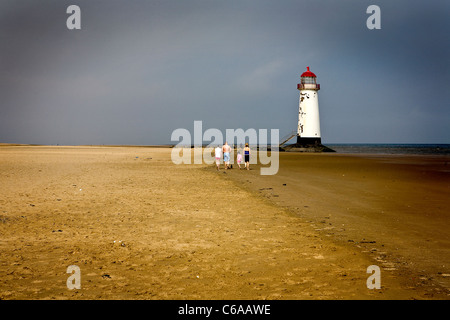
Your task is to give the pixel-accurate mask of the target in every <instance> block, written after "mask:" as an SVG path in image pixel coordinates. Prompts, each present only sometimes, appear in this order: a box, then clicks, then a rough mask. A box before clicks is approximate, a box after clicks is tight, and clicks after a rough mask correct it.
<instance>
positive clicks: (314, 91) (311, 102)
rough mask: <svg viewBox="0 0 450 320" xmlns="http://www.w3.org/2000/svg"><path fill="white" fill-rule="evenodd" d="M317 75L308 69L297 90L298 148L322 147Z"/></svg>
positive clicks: (302, 76)
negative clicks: (298, 93)
mask: <svg viewBox="0 0 450 320" xmlns="http://www.w3.org/2000/svg"><path fill="white" fill-rule="evenodd" d="M316 79H317V77H316V75H315V74H314V73H313V72H311V71H310V70H309V67H307V68H306V71H305V72H303V73H302V75H301V76H300V83H299V84H297V89H298V90H299V91H300V97H299V102H298V126H297V146H305V147H306V146H320V145H321V143H322V139H321V136H320V119H319V95H318V92H319V90H320V84H318V83H317V82H316Z"/></svg>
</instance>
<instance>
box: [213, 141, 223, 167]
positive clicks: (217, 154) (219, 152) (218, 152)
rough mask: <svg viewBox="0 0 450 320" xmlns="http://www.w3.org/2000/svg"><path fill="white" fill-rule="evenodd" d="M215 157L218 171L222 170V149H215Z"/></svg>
mask: <svg viewBox="0 0 450 320" xmlns="http://www.w3.org/2000/svg"><path fill="white" fill-rule="evenodd" d="M214 156H215V158H216V165H217V170H219V169H220V159H221V158H222V148H221V147H219V146H217V147H216V148H215V149H214Z"/></svg>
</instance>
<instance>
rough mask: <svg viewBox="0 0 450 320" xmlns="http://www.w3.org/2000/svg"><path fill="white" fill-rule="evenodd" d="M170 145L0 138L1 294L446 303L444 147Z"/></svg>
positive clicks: (448, 172) (449, 281) (449, 269)
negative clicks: (400, 151) (233, 157)
mask: <svg viewBox="0 0 450 320" xmlns="http://www.w3.org/2000/svg"><path fill="white" fill-rule="evenodd" d="M170 154H171V149H169V148H155V147H153V148H152V147H89V146H86V147H82V146H78V147H69V146H67V147H64V146H7V145H5V146H0V184H1V186H2V193H1V196H0V253H1V259H0V299H6V300H12V299H33V300H34V299H36V300H37V299H159V300H161V299H175V300H178V299H294V300H296V299H309V300H310V299H313V300H320V299H345V300H347V299H369V300H372V299H373V300H380V299H445V300H447V299H449V298H450V290H449V289H450V255H449V249H450V239H449V237H448V234H449V231H450V224H449V221H450V217H449V215H450V212H449V210H448V207H449V205H450V167H449V164H450V157H448V156H447V157H445V156H439V157H438V156H400V155H389V156H388V155H386V156H384V155H345V154H334V153H332V154H325V153H324V154H301V153H280V169H279V172H278V174H276V175H274V176H261V175H260V174H259V166H258V165H252V166H251V169H252V170H249V171H247V170H238V169H237V167H236V166H234V168H233V169H232V170H227V171H224V170H221V171H216V170H215V166H214V165H206V164H195V165H194V164H192V165H186V164H181V165H175V164H173V163H172V161H171V158H170ZM71 265H76V266H78V267H79V268H80V270H81V288H80V289H74V290H69V289H68V287H67V284H66V281H67V279H68V277H69V276H70V275H69V274H68V273H66V271H67V268H68V267H69V266H71ZM370 265H377V266H379V267H380V269H381V289H368V288H367V285H366V280H367V278H368V277H369V274H368V273H367V272H366V270H367V268H368V266H370Z"/></svg>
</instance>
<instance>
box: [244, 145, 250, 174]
mask: <svg viewBox="0 0 450 320" xmlns="http://www.w3.org/2000/svg"><path fill="white" fill-rule="evenodd" d="M244 161H245V167H246V168H247V170H250V148H249V147H248V143H246V144H245V148H244Z"/></svg>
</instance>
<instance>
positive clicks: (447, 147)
mask: <svg viewBox="0 0 450 320" xmlns="http://www.w3.org/2000/svg"><path fill="white" fill-rule="evenodd" d="M323 144H324V145H325V146H327V147H329V148H331V149H333V150H334V151H336V152H338V153H366V154H399V155H401V154H405V155H450V144H364V143H361V144H346V143H342V144H333V143H331V144H327V143H323Z"/></svg>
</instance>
